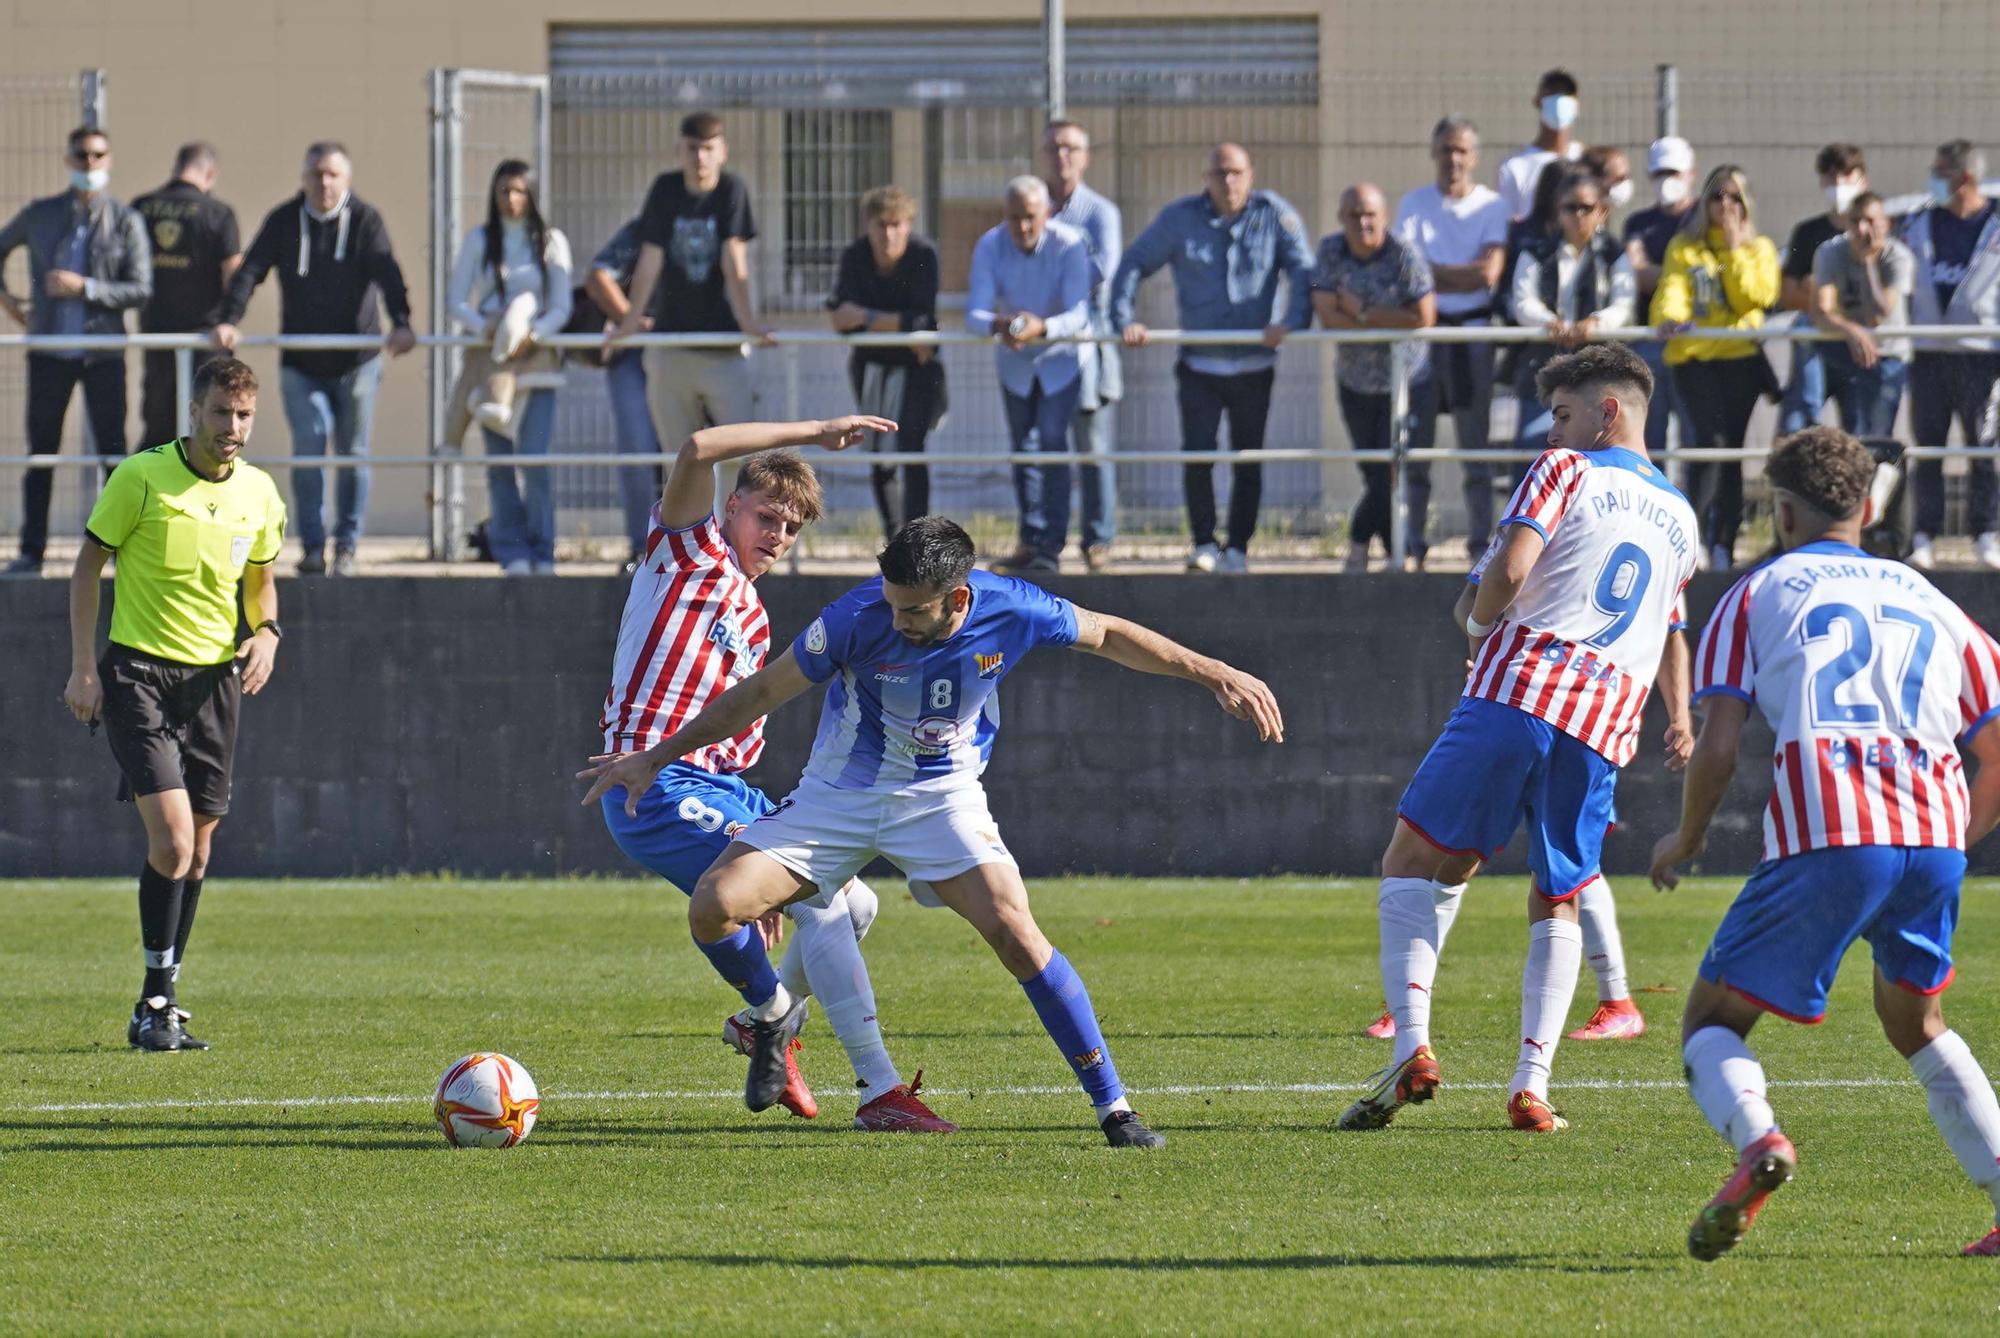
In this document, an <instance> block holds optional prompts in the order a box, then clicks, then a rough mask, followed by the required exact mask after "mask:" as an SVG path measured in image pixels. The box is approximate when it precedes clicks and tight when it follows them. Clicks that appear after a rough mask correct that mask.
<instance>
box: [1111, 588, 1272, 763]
mask: <svg viewBox="0 0 2000 1338" xmlns="http://www.w3.org/2000/svg"><path fill="white" fill-rule="evenodd" d="M1075 645H1076V649H1078V650H1083V651H1089V652H1090V653H1091V654H1093V655H1102V656H1103V657H1104V658H1105V659H1107V660H1110V661H1112V662H1113V663H1115V664H1122V665H1124V666H1125V667H1126V668H1127V669H1137V670H1138V671H1139V672H1140V673H1142V674H1164V675H1166V676H1167V677H1168V678H1184V679H1186V680H1187V681H1188V682H1190V683H1199V684H1201V685H1202V686H1203V687H1205V688H1207V689H1208V690H1209V691H1210V692H1213V693H1214V694H1215V700H1216V701H1218V702H1220V703H1221V704H1222V709H1223V710H1225V711H1227V712H1229V714H1231V715H1233V716H1235V717H1236V718H1237V719H1238V720H1248V721H1250V722H1251V723H1252V724H1254V725H1256V726H1257V737H1258V738H1260V739H1263V740H1265V741H1266V742H1269V743H1283V742H1284V741H1285V718H1284V717H1283V716H1282V715H1280V714H1279V713H1278V699H1277V698H1276V697H1275V696H1273V695H1272V693H1271V689H1270V688H1268V687H1266V686H1265V685H1264V682H1263V680H1262V679H1258V678H1253V677H1251V676H1250V675H1249V674H1246V673H1244V672H1243V671H1242V670H1241V669H1237V668H1235V667H1233V666H1231V665H1227V664H1224V663H1223V662H1222V661H1221V660H1214V659H1210V658H1209V657H1208V656H1206V655H1197V654H1195V653H1194V652H1193V651H1191V650H1189V649H1188V648H1187V647H1186V646H1183V645H1181V644H1180V643H1179V642H1177V641H1173V640H1171V639H1169V638H1167V637H1163V636H1161V635H1160V634H1159V633H1158V632H1155V631H1153V630H1152V629H1151V628H1149V627H1141V626H1139V624H1137V623H1135V622H1131V621H1129V620H1128V619H1125V618H1114V617H1112V616H1111V615H1110V614H1108V613H1093V612H1091V611H1090V610H1089V609H1085V608H1079V609H1078V610H1077V611H1076V643H1075Z"/></svg>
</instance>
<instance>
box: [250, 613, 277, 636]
mask: <svg viewBox="0 0 2000 1338" xmlns="http://www.w3.org/2000/svg"><path fill="white" fill-rule="evenodd" d="M251 631H252V632H269V633H270V634H271V635H272V636H274V637H276V638H278V640H280V641H283V640H284V639H285V629H284V628H282V627H280V626H278V620H277V619H276V618H266V619H265V620H264V621H263V622H261V623H258V624H257V625H256V626H255V627H254V628H252V629H251Z"/></svg>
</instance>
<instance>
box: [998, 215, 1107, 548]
mask: <svg viewBox="0 0 2000 1338" xmlns="http://www.w3.org/2000/svg"><path fill="white" fill-rule="evenodd" d="M1004 220H1005V221H1003V222H1002V223H1001V224H1000V226H998V227H996V228H993V229H991V230H990V231H988V232H987V233H986V235H985V236H983V237H981V238H980V239H979V242H978V244H977V245H976V246H974V247H973V248H972V276H971V279H970V280H969V281H968V283H967V285H966V288H967V292H966V298H965V328H966V329H968V330H971V331H972V332H973V333H975V334H990V335H993V336H994V337H995V338H997V339H998V340H999V341H1000V347H999V348H998V349H996V350H995V351H994V360H995V361H996V362H997V363H998V364H999V369H1000V398H1001V399H1002V401H1004V403H1005V407H1006V410H1007V432H1008V436H1009V437H1010V438H1011V439H1012V441H1013V446H1014V450H1016V451H1022V450H1025V449H1027V440H1028V434H1029V433H1031V432H1032V433H1033V434H1034V435H1035V438H1036V440H1037V442H1038V443H1039V446H1038V449H1040V450H1042V451H1047V452H1058V453H1060V452H1067V451H1068V450H1069V425H1070V422H1071V421H1072V420H1073V419H1074V418H1075V417H1076V410H1077V405H1078V404H1079V403H1080V402H1081V400H1082V397H1083V390H1084V382H1085V376H1086V368H1087V369H1088V375H1089V376H1091V377H1093V378H1094V377H1095V375H1096V363H1097V349H1096V347H1095V346H1094V345H1091V344H1078V343H1070V342H1066V341H1068V340H1069V339H1071V338H1073V337H1074V336H1076V335H1080V334H1085V333H1087V332H1088V331H1089V329H1090V290H1091V288H1092V287H1093V286H1094V278H1093V271H1092V269H1091V264H1090V246H1089V243H1087V242H1086V241H1085V240H1084V237H1083V234H1082V233H1080V232H1077V231H1076V230H1074V229H1072V228H1070V227H1067V226H1065V225H1064V224H1061V223H1052V222H1050V221H1049V188H1048V187H1047V186H1045V185H1043V184H1042V180H1041V178H1039V177H1030V176H1020V177H1015V178H1014V179H1013V180H1012V181H1010V182H1008V183H1007V202H1006V211H1005V214H1004ZM1044 339H1045V340H1050V341H1054V342H1049V343H1040V344H1038V343H1036V342H1035V341H1036V340H1044ZM1069 489H1070V470H1069V466H1068V465H1036V466H1033V467H1029V466H1024V465H1016V466H1014V497H1015V500H1016V501H1017V502H1018V503H1019V504H1020V508H1021V536H1020V544H1019V546H1018V547H1017V548H1016V549H1015V550H1014V552H1013V554H1012V555H1011V556H1009V557H1006V558H1004V559H1002V560H1001V561H999V562H996V563H994V564H993V569H994V570H995V571H999V572H1007V573H1010V574H1015V575H1019V574H1024V573H1029V572H1052V571H1056V570H1058V569H1059V567H1060V565H1061V557H1062V550H1063V545H1064V544H1065V543H1066V542H1067V541H1068V536H1069Z"/></svg>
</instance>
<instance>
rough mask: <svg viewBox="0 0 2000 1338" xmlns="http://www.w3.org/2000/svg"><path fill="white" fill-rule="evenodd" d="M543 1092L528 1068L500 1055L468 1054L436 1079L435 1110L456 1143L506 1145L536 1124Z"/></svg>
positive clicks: (448, 1136) (462, 1145)
mask: <svg viewBox="0 0 2000 1338" xmlns="http://www.w3.org/2000/svg"><path fill="white" fill-rule="evenodd" d="M541 1105H542V1098H541V1094H540V1093H539V1092H537V1091H536V1090H535V1080H534V1079H533V1078H530V1077H529V1076H528V1071H527V1070H526V1069H524V1068H522V1067H521V1066H520V1065H519V1064H516V1063H515V1062H514V1061H513V1060H511V1059H509V1058H507V1056H505V1055H502V1054H494V1053H491V1052H481V1053H478V1054H470V1055H467V1056H466V1057H465V1058H463V1059H461V1060H459V1061H458V1062H457V1063H455V1064H453V1065H452V1066H451V1067H450V1068H448V1069H446V1070H445V1071H444V1076H443V1077H442V1078H439V1079H438V1085H437V1097H436V1101H435V1104H434V1106H433V1109H434V1110H435V1111H436V1112H437V1122H438V1128H440V1129H442V1130H444V1137H445V1141H446V1142H447V1143H450V1144H451V1145H452V1146H453V1147H455V1148H510V1147H513V1146H514V1145H515V1144H516V1143H518V1142H520V1141H521V1140H522V1139H524V1138H526V1137H527V1136H528V1133H529V1131H530V1130H532V1129H533V1128H534V1127H535V1113H536V1112H537V1111H538V1110H540V1109H541Z"/></svg>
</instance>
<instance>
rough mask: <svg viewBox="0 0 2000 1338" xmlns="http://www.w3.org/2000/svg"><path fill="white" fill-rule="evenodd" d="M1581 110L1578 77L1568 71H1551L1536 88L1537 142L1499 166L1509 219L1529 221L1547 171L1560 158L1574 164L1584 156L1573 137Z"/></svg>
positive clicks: (1502, 197) (1501, 189)
mask: <svg viewBox="0 0 2000 1338" xmlns="http://www.w3.org/2000/svg"><path fill="white" fill-rule="evenodd" d="M1581 108H1582V104H1581V103H1579V102H1578V101H1577V96H1576V76H1575V75H1573V74H1571V73H1570V72H1569V71H1568V70H1560V69H1558V70H1550V71H1549V72H1548V73H1547V74H1544V75H1543V76H1542V80H1541V82H1540V83H1539V84H1537V85H1535V109H1536V111H1537V113H1538V114H1539V115H1540V116H1541V121H1542V123H1541V126H1540V128H1539V129H1537V130H1536V131H1535V138H1534V142H1533V143H1531V144H1529V145H1528V146H1527V147H1526V148H1524V149H1522V150H1521V151H1520V152H1518V153H1516V154H1514V155H1513V156H1512V157H1510V158H1508V159H1507V161H1506V162H1504V163H1502V164H1500V198H1501V199H1502V200H1503V201H1505V202H1506V205H1507V217H1509V218H1514V219H1518V218H1525V217H1527V214H1528V210H1529V209H1530V208H1532V207H1533V206H1534V203H1535V183H1536V182H1537V181H1539V180H1541V176H1542V169H1543V168H1544V167H1546V166H1547V165H1548V164H1550V163H1552V162H1554V161H1555V160H1557V159H1558V158H1560V159H1562V160H1564V161H1565V162H1572V161H1574V160H1576V159H1577V158H1580V157H1582V156H1583V145H1582V144H1581V143H1580V142H1578V141H1577V140H1576V139H1574V138H1573V137H1571V135H1570V127H1571V126H1573V125H1575V124H1576V118H1577V114H1578V112H1579V111H1580V110H1581Z"/></svg>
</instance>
